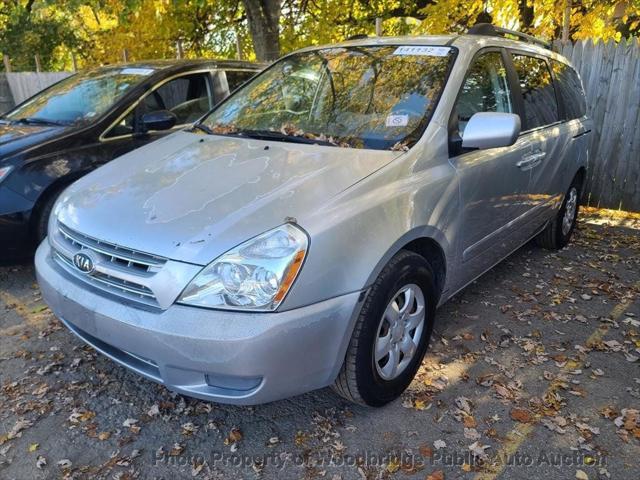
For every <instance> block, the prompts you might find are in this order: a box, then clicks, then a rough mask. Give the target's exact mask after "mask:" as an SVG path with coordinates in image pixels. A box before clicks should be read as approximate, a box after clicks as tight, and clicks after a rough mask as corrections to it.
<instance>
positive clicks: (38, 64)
mask: <svg viewBox="0 0 640 480" xmlns="http://www.w3.org/2000/svg"><path fill="white" fill-rule="evenodd" d="M35 59H36V72H38V73H40V72H41V71H42V66H41V65H40V54H38V53H36V54H35Z"/></svg>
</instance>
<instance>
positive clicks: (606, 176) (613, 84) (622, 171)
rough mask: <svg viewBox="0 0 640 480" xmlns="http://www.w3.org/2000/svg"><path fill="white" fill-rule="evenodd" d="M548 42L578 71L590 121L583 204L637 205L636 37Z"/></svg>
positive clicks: (639, 49)
mask: <svg viewBox="0 0 640 480" xmlns="http://www.w3.org/2000/svg"><path fill="white" fill-rule="evenodd" d="M554 47H555V50H556V51H558V52H560V53H562V54H563V55H564V56H566V57H567V58H569V59H570V60H571V62H572V63H573V65H574V66H575V67H576V69H577V70H578V71H579V72H580V76H581V77H582V82H583V84H584V87H585V90H586V93H587V105H588V113H589V116H590V117H591V118H592V119H593V123H594V129H593V134H592V136H591V144H590V148H589V154H590V165H589V166H590V172H589V175H588V179H587V195H588V196H587V197H586V198H587V199H588V202H589V205H591V206H595V207H602V208H613V209H622V210H628V211H636V212H637V211H640V39H632V40H629V41H622V42H620V43H615V42H613V41H611V42H607V43H603V42H598V43H594V42H593V41H591V40H588V41H579V42H576V43H573V44H572V43H566V44H562V43H560V42H555V44H554Z"/></svg>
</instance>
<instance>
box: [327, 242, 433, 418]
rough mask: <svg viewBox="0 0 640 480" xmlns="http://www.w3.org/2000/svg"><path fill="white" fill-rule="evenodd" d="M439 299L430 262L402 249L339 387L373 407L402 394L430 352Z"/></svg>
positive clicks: (373, 297) (365, 316) (385, 273)
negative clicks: (424, 357)
mask: <svg viewBox="0 0 640 480" xmlns="http://www.w3.org/2000/svg"><path fill="white" fill-rule="evenodd" d="M437 300H438V295H437V291H436V287H435V282H434V277H433V272H432V270H431V267H430V265H429V263H428V262H427V261H426V260H425V259H424V258H423V257H422V256H420V255H418V254H416V253H413V252H409V251H406V250H402V251H400V252H399V253H398V254H397V255H396V256H395V257H393V258H392V259H391V261H390V262H389V263H388V264H387V265H386V266H385V268H384V269H383V270H382V272H381V273H380V275H379V276H378V278H377V280H376V282H375V283H374V284H373V286H372V287H371V289H370V291H369V293H368V295H367V298H366V300H365V303H364V305H363V307H362V310H361V311H360V315H359V317H358V320H357V321H356V325H355V328H354V331H353V335H352V337H351V341H350V343H349V347H348V349H347V354H346V356H345V360H344V363H343V365H342V369H341V371H340V374H339V375H338V378H337V379H336V381H335V383H334V385H333V388H334V390H335V391H336V392H337V393H338V394H340V395H341V396H343V397H345V398H346V399H348V400H351V401H353V402H356V403H360V404H363V405H369V406H373V407H380V406H382V405H384V404H386V403H389V402H390V401H392V400H395V399H396V398H398V397H399V396H400V394H401V393H402V392H403V391H404V390H405V389H406V388H407V387H408V386H409V384H410V383H411V381H412V380H413V377H414V376H415V374H416V372H417V371H418V368H419V367H420V363H421V361H422V358H423V356H424V354H425V352H426V350H427V346H428V344H429V338H430V337H431V331H432V329H433V322H434V318H435V311H436V303H437Z"/></svg>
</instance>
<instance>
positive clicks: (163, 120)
mask: <svg viewBox="0 0 640 480" xmlns="http://www.w3.org/2000/svg"><path fill="white" fill-rule="evenodd" d="M176 121H177V117H176V116H175V115H174V114H173V113H171V112H170V111H168V110H158V111H156V112H149V113H145V114H144V115H143V116H142V129H143V131H145V132H148V131H150V130H169V129H170V128H173V126H174V125H175V124H176Z"/></svg>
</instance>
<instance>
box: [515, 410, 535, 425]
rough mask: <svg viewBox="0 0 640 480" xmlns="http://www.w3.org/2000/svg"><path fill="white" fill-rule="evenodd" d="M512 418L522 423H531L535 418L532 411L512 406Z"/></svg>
mask: <svg viewBox="0 0 640 480" xmlns="http://www.w3.org/2000/svg"><path fill="white" fill-rule="evenodd" d="M510 416H511V419H512V420H514V421H516V422H520V423H531V421H532V420H533V418H532V416H531V412H529V410H525V409H524V408H512V409H511V412H510Z"/></svg>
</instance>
